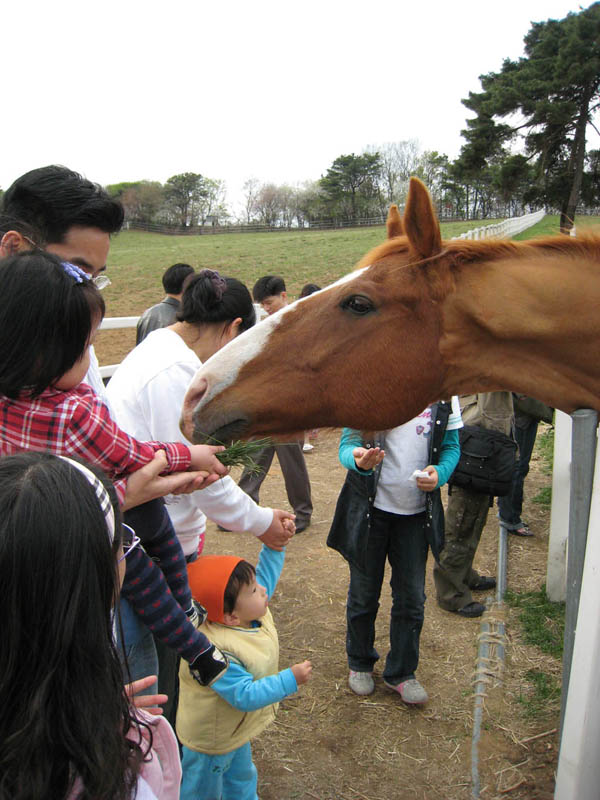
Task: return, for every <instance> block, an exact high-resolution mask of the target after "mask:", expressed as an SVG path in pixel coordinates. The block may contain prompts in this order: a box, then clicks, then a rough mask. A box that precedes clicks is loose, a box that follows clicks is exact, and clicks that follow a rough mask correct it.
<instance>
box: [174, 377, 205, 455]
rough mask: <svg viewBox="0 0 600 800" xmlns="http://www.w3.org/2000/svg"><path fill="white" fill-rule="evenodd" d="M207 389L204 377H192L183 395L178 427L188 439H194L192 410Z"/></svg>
mask: <svg viewBox="0 0 600 800" xmlns="http://www.w3.org/2000/svg"><path fill="white" fill-rule="evenodd" d="M207 389H208V381H207V380H206V378H198V379H197V380H196V379H194V380H193V381H192V383H191V384H190V386H189V387H188V390H187V392H186V395H185V399H184V401H183V409H182V411H181V420H180V423H179V427H180V429H181V432H182V433H183V435H184V436H186V437H187V438H188V439H189V440H190V441H194V439H193V436H194V411H195V410H196V408H197V406H198V404H199V403H200V402H201V401H202V398H203V397H204V395H205V394H206V390H207Z"/></svg>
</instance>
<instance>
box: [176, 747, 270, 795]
mask: <svg viewBox="0 0 600 800" xmlns="http://www.w3.org/2000/svg"><path fill="white" fill-rule="evenodd" d="M181 767H182V770H183V780H182V783H181V800H199V798H202V800H258V795H257V794H256V785H257V775H256V767H255V766H254V762H253V761H252V750H251V749H250V742H247V743H246V744H243V745H242V746H241V747H238V748H237V750H232V751H231V753H223V755H215V756H211V755H208V754H206V753H197V752H196V751H195V750H190V749H189V748H187V747H184V748H183V758H182V760H181Z"/></svg>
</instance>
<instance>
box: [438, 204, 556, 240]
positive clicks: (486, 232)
mask: <svg viewBox="0 0 600 800" xmlns="http://www.w3.org/2000/svg"><path fill="white" fill-rule="evenodd" d="M545 216H546V212H545V211H544V210H542V211H534V212H533V213H531V214H524V215H523V216H522V217H511V218H510V219H505V220H504V221H503V222H496V223H494V224H493V225H485V226H484V227H483V228H472V229H471V230H470V231H467V232H466V233H461V234H460V236H454V237H453V238H454V239H490V238H495V239H509V238H510V237H511V236H516V235H517V234H518V233H521V232H522V231H526V230H527V228H531V227H532V225H535V224H537V223H538V222H539V221H540V220H541V219H543V218H544V217H545Z"/></svg>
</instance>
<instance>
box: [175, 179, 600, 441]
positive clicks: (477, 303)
mask: <svg viewBox="0 0 600 800" xmlns="http://www.w3.org/2000/svg"><path fill="white" fill-rule="evenodd" d="M387 225H388V240H387V241H386V242H385V243H384V244H382V245H380V246H379V247H376V248H375V249H374V250H372V251H371V252H370V253H368V254H367V255H366V256H365V257H364V258H363V259H362V260H361V261H360V262H359V264H358V267H357V269H356V271H355V272H353V273H351V274H350V275H347V276H346V277H345V278H342V279H341V280H339V281H337V283H334V284H333V285H331V286H329V287H327V288H326V289H323V290H322V291H320V292H317V293H315V294H312V295H310V296H309V297H307V298H305V299H302V300H299V301H297V302H295V303H293V304H292V305H290V306H288V307H286V308H284V309H282V310H281V311H279V312H278V313H277V314H274V315H273V316H272V317H269V318H267V319H266V320H264V321H263V322H261V323H260V324H258V325H257V326H255V328H254V329H252V330H250V331H248V332H246V333H244V334H243V335H242V336H240V337H239V338H238V339H235V340H234V341H233V342H231V343H230V344H228V345H227V346H226V347H224V348H223V349H222V350H220V351H219V352H218V353H217V354H216V355H215V356H213V357H212V358H211V359H210V360H209V361H207V362H206V364H205V365H204V366H203V367H202V368H201V369H200V370H199V372H198V373H197V375H196V377H195V378H194V380H193V382H192V384H191V386H190V389H189V390H188V393H187V396H186V400H185V404H184V410H183V419H182V429H183V430H184V432H185V433H186V435H187V436H188V437H189V438H191V439H194V440H195V441H200V440H203V439H204V438H205V437H206V436H209V435H214V436H215V437H216V438H218V439H220V440H228V439H231V438H232V437H233V438H237V437H239V436H244V437H249V436H255V435H268V434H279V435H285V434H289V433H290V432H292V431H299V430H306V429H309V428H314V427H326V426H331V427H339V426H344V425H345V426H349V427H353V428H358V429H368V430H384V429H387V428H391V427H394V426H396V425H399V424H400V423H402V422H405V421H406V420H408V419H411V418H412V417H414V416H415V415H416V414H418V413H419V412H420V411H422V410H423V408H425V406H427V405H428V404H429V403H431V402H433V401H435V400H438V399H440V398H448V397H450V396H451V395H453V394H464V393H466V392H483V391H492V390H497V389H511V390H514V391H516V392H521V393H523V394H527V395H530V396H533V397H537V398H539V399H540V400H543V401H544V402H546V403H548V404H549V405H552V406H555V407H556V408H560V409H562V410H563V411H567V412H570V411H572V410H574V409H576V408H584V407H589V408H594V409H597V410H599V411H600V336H599V332H600V237H589V238H586V239H571V238H568V237H564V236H557V237H551V238H546V239H540V240H534V241H531V242H519V243H517V242H510V241H490V240H487V241H485V240H484V241H474V242H471V241H463V240H453V241H442V239H441V236H440V228H439V224H438V222H437V219H436V217H435V213H434V210H433V207H432V204H431V200H430V197H429V194H428V193H427V190H426V189H425V187H424V186H423V184H422V183H421V182H420V181H418V180H416V179H414V178H413V179H412V180H411V184H410V190H409V195H408V200H407V204H406V211H405V214H404V218H403V219H401V218H400V215H399V214H398V210H397V208H396V207H395V206H392V208H391V209H390V214H389V217H388V223H387Z"/></svg>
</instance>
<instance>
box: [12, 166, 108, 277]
mask: <svg viewBox="0 0 600 800" xmlns="http://www.w3.org/2000/svg"><path fill="white" fill-rule="evenodd" d="M3 210H4V213H5V214H10V215H12V216H13V217H14V218H15V219H17V220H21V221H22V222H24V223H27V224H28V225H30V226H31V227H32V228H33V229H34V230H36V231H37V232H38V233H39V236H40V239H41V242H43V243H44V245H45V246H44V249H45V250H48V252H50V253H55V254H56V255H57V256H59V257H60V258H62V259H64V260H65V261H69V262H71V263H72V264H76V265H77V266H78V267H81V269H83V270H84V271H85V272H87V273H88V275H90V276H91V278H92V279H94V280H95V282H96V283H97V284H98V281H97V280H96V279H97V278H98V276H99V275H100V273H102V272H104V271H105V270H106V258H107V256H108V251H109V248H110V237H111V234H113V233H117V232H118V231H120V230H121V226H122V224H123V218H124V212H123V206H122V205H121V203H120V202H119V201H118V200H116V199H115V198H113V197H110V196H109V195H108V194H107V193H106V191H105V190H104V189H103V188H102V187H101V186H99V185H98V184H97V183H92V181H89V180H87V179H86V178H84V177H83V176H82V175H79V174H78V173H77V172H73V170H70V169H67V167H60V166H55V165H52V166H48V167H39V168H38V169H33V170H31V171H30V172H26V173H25V175H21V177H20V178H17V180H16V181H14V183H13V184H12V185H11V186H10V187H9V188H8V189H7V190H6V192H5V193H4V198H3ZM23 239H24V240H25V241H24V242H23V247H22V248H21V249H28V247H30V244H28V243H27V237H23ZM36 244H38V245H39V244H40V242H36ZM104 285H107V284H106V283H104Z"/></svg>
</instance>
